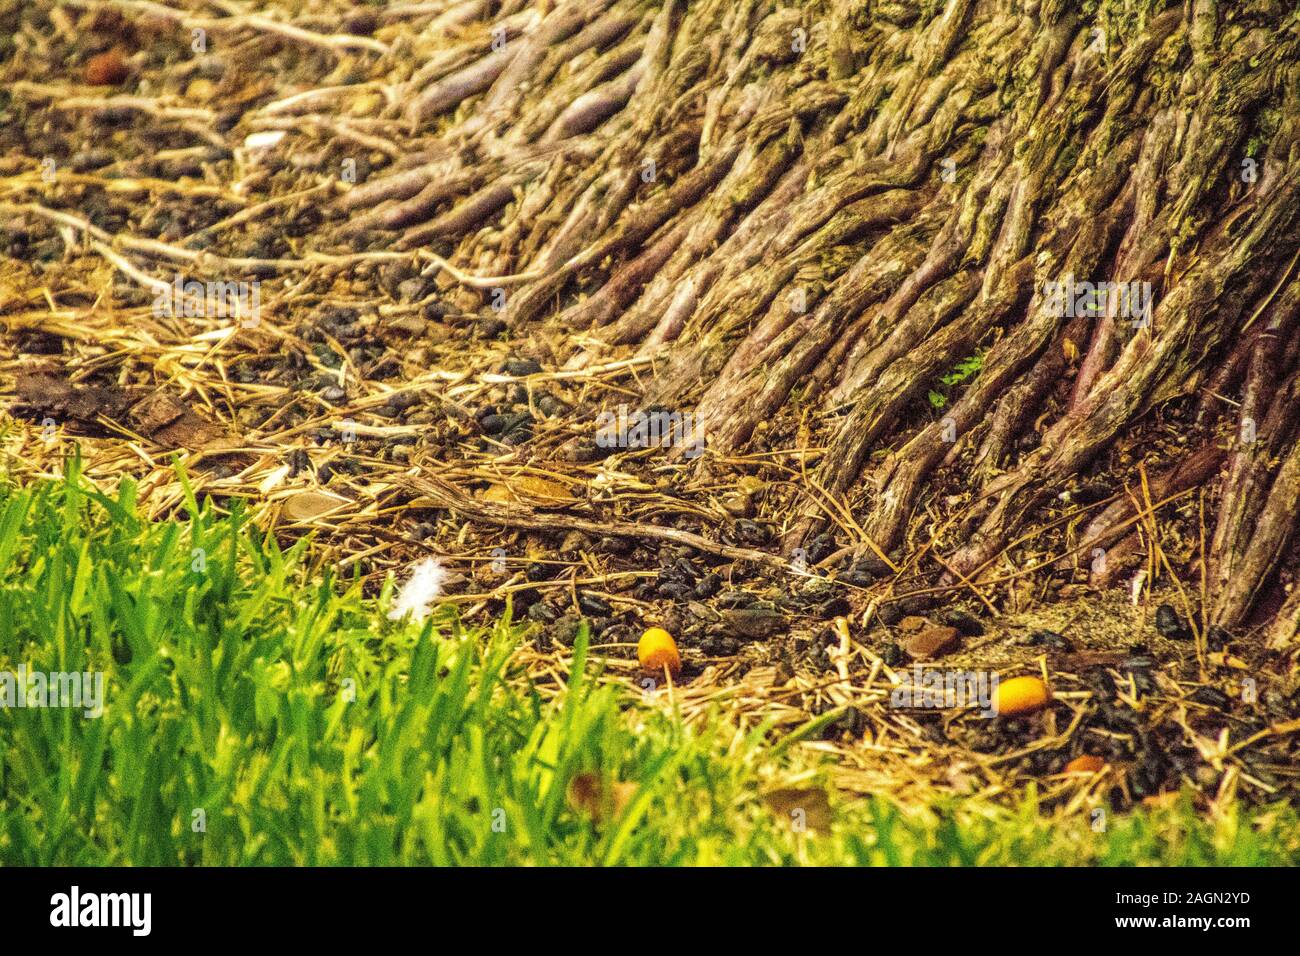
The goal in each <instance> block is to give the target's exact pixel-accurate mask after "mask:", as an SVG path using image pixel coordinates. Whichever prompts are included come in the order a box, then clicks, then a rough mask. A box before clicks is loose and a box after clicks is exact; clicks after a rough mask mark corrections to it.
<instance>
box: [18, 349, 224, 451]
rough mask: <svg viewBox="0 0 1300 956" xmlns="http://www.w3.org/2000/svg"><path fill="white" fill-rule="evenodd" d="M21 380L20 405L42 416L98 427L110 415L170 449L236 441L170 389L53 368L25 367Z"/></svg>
mask: <svg viewBox="0 0 1300 956" xmlns="http://www.w3.org/2000/svg"><path fill="white" fill-rule="evenodd" d="M15 386H16V387H15V390H16V392H17V401H16V402H15V405H16V407H18V408H21V409H25V410H26V411H27V412H30V413H31V414H33V415H34V416H35V417H38V418H53V419H54V420H55V421H58V422H67V421H76V422H80V423H81V424H82V425H88V426H96V427H98V426H99V424H100V419H103V418H107V419H109V420H110V421H113V422H117V423H118V424H120V425H122V426H124V427H126V428H129V429H130V430H131V431H133V432H135V433H136V434H138V435H143V436H144V437H145V438H147V439H149V440H150V441H152V442H156V443H157V444H159V445H161V446H163V447H164V448H168V449H171V448H185V449H188V450H190V451H212V450H219V449H220V448H222V447H223V446H224V447H233V446H234V444H235V443H234V442H233V440H231V439H230V438H229V437H228V436H227V434H226V432H225V430H224V429H223V428H222V427H221V426H219V425H216V424H213V423H212V422H209V421H208V420H207V419H205V418H203V417H202V416H201V415H199V414H198V413H196V412H195V411H194V410H193V409H191V408H190V407H189V406H188V405H185V404H183V403H182V402H181V401H179V400H178V399H176V398H173V397H172V396H170V395H168V394H167V393H165V392H161V391H158V392H152V393H144V392H141V391H139V390H134V389H125V388H120V387H118V386H116V385H111V386H106V385H80V384H73V383H72V382H70V381H68V378H67V376H66V374H64V373H63V372H62V371H61V370H56V369H49V368H37V369H28V370H25V371H23V372H20V373H19V374H18V376H17V379H16V382H15Z"/></svg>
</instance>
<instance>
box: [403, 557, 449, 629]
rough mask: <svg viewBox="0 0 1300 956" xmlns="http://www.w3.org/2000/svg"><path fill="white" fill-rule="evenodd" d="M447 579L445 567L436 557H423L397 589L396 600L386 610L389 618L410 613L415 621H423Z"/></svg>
mask: <svg viewBox="0 0 1300 956" xmlns="http://www.w3.org/2000/svg"><path fill="white" fill-rule="evenodd" d="M446 580H447V569H446V568H444V567H443V566H442V565H441V564H440V563H438V559H437V558H424V559H423V560H421V561H417V562H416V563H415V565H414V566H413V567H412V568H411V576H410V577H409V578H407V580H406V583H405V584H403V585H402V586H401V587H400V588H399V589H398V591H397V600H395V601H394V602H393V607H392V610H390V611H389V612H388V617H389V618H390V619H391V620H394V621H397V620H400V619H401V618H404V617H406V615H408V614H409V615H411V617H413V618H414V619H415V620H416V621H423V620H424V619H425V618H426V617H428V616H429V612H430V611H432V610H433V602H434V601H436V600H438V598H440V597H442V586H443V584H444V583H445V582H446Z"/></svg>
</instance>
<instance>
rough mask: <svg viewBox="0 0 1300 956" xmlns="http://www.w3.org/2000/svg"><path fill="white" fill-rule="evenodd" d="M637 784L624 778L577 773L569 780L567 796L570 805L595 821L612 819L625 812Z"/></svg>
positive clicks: (601, 821) (600, 821)
mask: <svg viewBox="0 0 1300 956" xmlns="http://www.w3.org/2000/svg"><path fill="white" fill-rule="evenodd" d="M636 790H637V785H636V784H635V783H628V782H627V781H623V780H616V781H613V782H610V781H607V780H605V779H604V778H603V777H600V776H599V775H597V774H594V773H589V772H588V773H579V774H575V775H574V777H573V779H572V780H570V781H569V789H568V792H567V794H566V796H567V797H568V799H569V806H570V807H572V808H573V810H575V811H576V812H578V813H581V814H582V815H584V816H586V817H589V818H591V820H592V821H593V822H595V823H603V822H604V821H606V820H612V819H613V818H615V817H617V816H618V815H619V814H621V813H622V812H623V810H624V809H625V808H626V807H627V805H628V802H629V801H630V800H631V799H632V796H633V795H634V794H635V793H636Z"/></svg>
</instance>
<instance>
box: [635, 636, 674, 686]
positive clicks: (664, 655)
mask: <svg viewBox="0 0 1300 956" xmlns="http://www.w3.org/2000/svg"><path fill="white" fill-rule="evenodd" d="M636 658H637V660H639V661H640V662H641V669H642V670H643V671H645V672H646V673H647V674H662V673H663V670H664V668H665V667H667V668H668V673H670V674H672V675H674V676H676V675H677V673H678V672H679V671H681V669H682V656H681V654H679V653H678V652H677V642H676V641H674V640H673V636H672V635H671V634H669V633H668V632H667V631H665V630H664V629H663V628H662V627H652V628H650V629H649V630H648V631H646V632H645V633H644V634H642V635H641V640H640V641H638V642H637V645H636Z"/></svg>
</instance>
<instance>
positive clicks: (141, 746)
mask: <svg viewBox="0 0 1300 956" xmlns="http://www.w3.org/2000/svg"><path fill="white" fill-rule="evenodd" d="M134 496H135V489H134V487H133V486H132V485H131V484H130V483H129V482H123V483H122V485H121V487H120V489H119V491H118V492H117V493H116V495H113V496H109V495H105V494H103V493H101V492H99V491H97V490H95V489H93V488H91V487H89V486H88V485H87V484H86V483H84V482H83V481H82V480H81V479H80V477H79V476H78V475H77V473H76V469H75V466H73V468H72V470H71V473H70V474H69V475H68V476H67V477H66V478H65V479H64V480H62V481H58V482H47V483H43V484H38V485H34V486H31V487H27V488H19V487H16V486H13V485H6V486H2V487H0V670H3V671H10V672H13V671H16V670H17V669H18V668H19V667H20V666H25V667H26V668H27V669H28V671H35V670H41V671H46V672H49V671H58V672H74V671H75V672H102V673H103V678H104V699H103V703H104V709H103V713H102V715H101V716H99V717H87V716H85V714H84V713H83V712H82V710H80V709H74V708H69V707H48V708H41V707H31V708H26V707H23V708H19V707H12V706H10V707H6V708H4V709H2V710H0V743H2V746H0V863H3V864H5V865H15V864H16V865H52V864H67V865H123V864H132V865H195V864H201V865H241V864H257V865H262V864H292V865H300V864H306V865H331V864H361V865H367V864H579V865H586V864H620V865H621V864H736V865H740V864H787V863H817V864H872V865H887V864H892V865H900V864H924V865H955V864H966V865H995V864H1011V863H1022V864H1032V863H1048V864H1053V863H1086V862H1096V863H1107V864H1122V863H1156V862H1159V863H1175V864H1176V863H1187V864H1211V863H1217V864H1258V863H1280V862H1286V861H1290V860H1293V859H1294V858H1295V855H1296V852H1297V846H1298V845H1300V829H1298V828H1297V820H1296V815H1295V813H1294V811H1293V810H1291V809H1289V808H1286V807H1275V808H1271V809H1269V810H1266V811H1257V812H1255V813H1254V814H1253V815H1250V816H1247V815H1246V814H1245V813H1244V812H1243V813H1242V814H1241V815H1240V816H1239V815H1237V814H1236V813H1235V812H1234V813H1232V814H1229V815H1226V816H1224V817H1222V818H1219V819H1216V820H1214V821H1206V820H1202V819H1201V818H1200V817H1198V815H1197V814H1196V813H1195V812H1194V810H1193V809H1192V807H1191V804H1190V801H1185V802H1184V803H1183V805H1182V806H1180V807H1178V808H1173V809H1168V810H1161V811H1156V812H1152V813H1146V814H1138V815H1133V816H1129V817H1119V816H1115V817H1114V818H1113V819H1112V821H1111V822H1110V825H1109V826H1108V827H1107V828H1106V830H1105V831H1104V832H1101V833H1099V832H1096V831H1095V830H1093V829H1092V827H1091V826H1089V825H1088V821H1087V820H1085V819H1082V818H1069V819H1057V818H1053V817H1052V816H1050V815H1046V814H1044V813H1043V812H1042V811H1041V810H1040V809H1039V808H1038V807H1037V806H1036V805H1035V804H1034V802H1033V800H1032V796H1031V797H1030V798H1029V799H1027V800H1026V801H1025V802H1024V803H1023V804H1022V805H1020V806H1018V807H1015V808H1012V809H1007V808H1004V807H1000V806H995V805H978V806H977V805H973V804H972V803H971V802H969V801H968V802H964V803H952V804H950V805H949V804H943V805H939V806H934V807H929V808H918V809H916V810H907V811H904V810H903V809H901V808H899V807H898V806H896V805H895V804H894V803H893V802H891V801H889V800H887V799H884V798H869V799H848V798H841V797H837V796H834V795H832V796H831V798H830V804H829V810H830V814H829V819H820V820H815V819H814V818H815V817H816V814H808V815H807V819H808V820H809V821H812V822H811V823H810V825H809V827H808V828H807V829H806V830H802V832H801V828H800V826H798V822H802V821H803V820H804V819H805V816H802V815H800V814H799V813H794V812H789V808H788V807H786V806H785V805H784V804H783V805H781V807H780V808H779V809H778V808H777V806H776V805H775V804H774V803H773V802H772V801H771V800H765V799H764V796H763V794H764V792H765V791H767V790H769V789H771V787H772V786H773V783H774V781H779V780H782V779H795V778H797V779H798V780H799V781H800V782H799V783H798V784H797V786H798V787H802V788H812V790H814V791H816V790H817V789H818V788H819V787H820V782H824V779H825V778H824V777H823V776H822V774H823V772H824V768H821V767H819V766H818V765H816V764H815V763H812V762H810V761H812V760H813V759H814V758H813V757H812V756H811V755H809V754H805V753H803V752H802V750H801V749H800V748H799V747H798V745H797V744H796V743H795V741H796V740H797V739H798V736H799V734H798V733H796V735H795V736H793V737H788V738H785V739H784V740H780V741H777V740H773V739H772V735H771V734H770V733H769V732H768V730H767V729H766V728H763V727H760V728H758V729H756V730H750V731H740V730H737V729H735V728H732V727H729V726H727V725H726V724H725V723H724V722H723V721H722V720H721V718H718V719H715V720H711V721H706V722H704V723H703V724H702V725H692V726H686V725H684V724H683V723H682V722H681V721H680V720H678V719H677V718H676V717H675V715H674V714H672V713H671V712H665V711H663V710H659V709H654V708H650V707H646V706H644V705H642V704H641V703H640V702H639V701H638V699H637V698H636V697H635V696H633V695H631V694H629V693H628V692H627V691H626V689H624V688H623V687H621V686H619V685H616V684H614V683H611V682H606V681H602V680H600V679H599V663H598V662H597V661H593V660H592V659H591V658H590V656H589V654H588V650H587V645H586V641H585V638H583V639H580V640H579V642H578V644H577V646H576V647H575V651H574V657H573V662H572V671H571V675H570V677H569V678H568V682H567V685H565V686H560V687H557V686H554V685H552V684H548V685H539V684H537V683H535V682H534V681H533V680H532V679H530V678H529V676H528V675H527V674H526V673H525V672H524V671H523V669H522V667H521V666H519V664H518V663H517V661H516V656H515V653H514V652H515V649H516V648H517V646H518V645H519V643H520V639H521V635H520V630H519V628H517V627H515V626H512V625H511V624H509V623H508V622H504V621H503V622H500V623H498V624H497V625H496V626H494V627H491V628H487V629H483V628H467V627H463V626H462V625H461V624H460V622H458V621H457V619H456V618H455V617H454V616H453V615H452V613H451V612H450V610H446V611H442V612H440V613H439V614H436V615H435V616H434V617H432V618H430V619H429V620H427V621H425V622H424V623H423V624H422V625H415V624H412V623H409V622H391V621H388V620H386V618H385V617H384V613H383V612H384V610H385V609H386V606H387V603H388V592H389V590H390V588H385V589H384V593H382V594H381V595H380V596H379V597H378V598H367V597H366V596H365V595H364V594H363V593H362V590H361V587H360V585H359V584H358V583H357V582H355V581H352V582H347V581H341V580H336V579H335V578H334V577H332V576H331V575H330V574H329V573H324V574H317V575H314V576H313V575H311V574H309V572H308V570H307V567H306V562H305V557H306V555H307V549H308V547H309V545H308V543H307V542H305V541H299V542H298V543H296V544H294V545H293V546H292V547H290V548H288V549H287V550H285V549H282V548H280V547H279V546H278V545H277V543H276V541H275V540H274V539H273V538H272V537H269V536H266V535H263V534H261V533H260V532H258V531H257V530H256V529H255V528H253V527H251V526H250V525H249V523H248V522H247V520H246V519H245V517H244V516H243V515H242V513H241V512H240V511H239V509H238V508H237V507H236V508H234V510H232V512H231V513H229V514H224V515H223V514H219V513H218V512H217V511H216V510H215V509H213V508H212V507H211V506H208V505H204V506H200V505H199V503H198V502H197V501H195V500H194V498H193V496H190V497H189V499H188V503H187V508H186V511H187V513H186V514H185V515H184V516H183V517H182V518H180V519H175V520H168V521H159V522H150V521H146V520H143V519H142V518H141V517H139V515H138V513H137V509H136V502H135V497H134ZM816 730H817V727H815V726H813V727H806V728H804V729H803V731H802V733H804V734H812V733H815V731H816ZM796 802H798V800H797V799H796ZM809 802H810V803H812V804H816V803H817V800H816V799H815V798H809ZM787 803H788V800H787ZM797 809H799V808H796V810H797ZM795 818H798V819H797V821H796V820H795ZM792 824H794V825H792Z"/></svg>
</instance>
